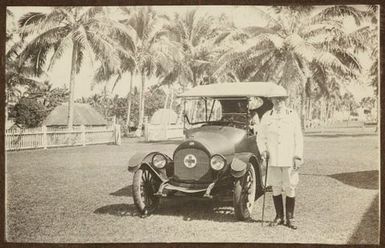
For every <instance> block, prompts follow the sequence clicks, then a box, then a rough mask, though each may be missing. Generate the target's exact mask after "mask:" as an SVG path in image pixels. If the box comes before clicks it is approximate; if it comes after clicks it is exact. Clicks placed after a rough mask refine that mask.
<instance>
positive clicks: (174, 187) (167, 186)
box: [155, 181, 216, 198]
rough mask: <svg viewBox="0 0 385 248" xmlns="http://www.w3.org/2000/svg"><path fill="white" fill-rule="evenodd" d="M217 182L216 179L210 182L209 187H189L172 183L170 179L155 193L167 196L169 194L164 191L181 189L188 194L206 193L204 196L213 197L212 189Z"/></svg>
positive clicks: (180, 190)
mask: <svg viewBox="0 0 385 248" xmlns="http://www.w3.org/2000/svg"><path fill="white" fill-rule="evenodd" d="M215 183H216V181H214V182H212V183H210V184H209V185H208V186H207V187H203V188H189V187H184V186H179V185H175V184H171V183H170V182H169V181H166V182H163V183H162V184H161V185H160V187H159V190H158V192H156V193H155V195H157V196H163V197H166V196H167V194H165V193H164V192H165V191H167V190H171V191H179V192H183V193H187V194H194V193H204V194H203V197H207V198H213V196H212V195H211V190H212V189H213V188H214V186H215Z"/></svg>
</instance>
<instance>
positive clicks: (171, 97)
mask: <svg viewBox="0 0 385 248" xmlns="http://www.w3.org/2000/svg"><path fill="white" fill-rule="evenodd" d="M173 103H174V88H171V96H170V109H172V104H173Z"/></svg>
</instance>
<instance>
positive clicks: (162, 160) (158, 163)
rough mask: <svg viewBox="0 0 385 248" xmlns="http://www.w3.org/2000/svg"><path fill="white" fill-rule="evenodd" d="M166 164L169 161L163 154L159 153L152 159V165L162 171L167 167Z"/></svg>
mask: <svg viewBox="0 0 385 248" xmlns="http://www.w3.org/2000/svg"><path fill="white" fill-rule="evenodd" d="M166 163H167V159H166V157H165V156H163V155H162V154H159V153H158V154H156V155H154V157H152V164H153V165H154V166H155V167H156V168H158V169H162V168H163V167H164V166H165V165H166Z"/></svg>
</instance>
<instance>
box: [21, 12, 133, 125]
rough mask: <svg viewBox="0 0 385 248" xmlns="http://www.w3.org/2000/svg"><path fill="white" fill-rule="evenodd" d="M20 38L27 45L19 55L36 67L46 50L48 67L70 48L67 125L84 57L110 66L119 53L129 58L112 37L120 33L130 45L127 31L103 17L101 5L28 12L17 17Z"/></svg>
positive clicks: (43, 60) (39, 66)
mask: <svg viewBox="0 0 385 248" xmlns="http://www.w3.org/2000/svg"><path fill="white" fill-rule="evenodd" d="M19 25H20V27H21V30H22V38H23V39H24V40H25V39H29V44H28V45H27V47H26V49H25V50H24V52H23V54H22V58H23V59H24V60H26V59H30V60H31V61H33V63H34V66H35V69H36V70H40V71H42V70H43V66H44V65H45V64H46V59H47V55H48V52H49V51H51V50H53V51H54V53H53V55H52V57H51V60H50V63H49V67H48V69H50V68H51V67H52V66H53V65H54V63H55V62H57V61H58V60H59V59H60V58H61V57H62V55H63V53H64V51H65V50H67V49H71V50H72V59H71V74H70V87H69V89H70V98H69V104H68V128H70V129H71V128H72V125H73V105H74V93H75V92H74V91H75V90H74V89H75V83H76V82H75V77H76V74H77V73H78V72H79V70H80V69H81V66H82V64H83V60H84V56H88V58H89V59H90V60H91V61H93V60H94V57H96V58H97V59H98V60H100V61H103V63H107V64H109V65H110V66H111V67H114V68H116V67H118V65H119V62H120V60H119V55H121V54H124V55H125V56H127V57H130V56H131V54H130V52H129V51H127V50H126V49H123V48H122V47H121V46H120V45H119V44H118V43H117V42H116V40H115V39H114V38H115V37H116V36H119V37H121V36H123V37H125V38H126V40H127V42H128V43H131V44H133V41H132V37H131V36H130V32H129V30H127V29H126V28H125V27H124V26H123V25H121V24H119V23H118V22H115V21H113V20H111V19H110V18H107V17H106V15H105V9H104V8H103V7H55V8H52V9H51V11H50V12H48V13H38V12H30V13H28V14H26V15H24V16H23V17H22V18H21V19H20V20H19Z"/></svg>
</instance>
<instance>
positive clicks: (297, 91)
mask: <svg viewBox="0 0 385 248" xmlns="http://www.w3.org/2000/svg"><path fill="white" fill-rule="evenodd" d="M272 10H274V12H266V11H262V10H258V11H259V12H260V13H261V14H262V16H263V17H264V18H266V19H267V20H268V24H267V26H266V27H249V28H246V29H243V30H240V31H239V30H238V33H242V34H243V36H240V37H241V38H242V39H244V40H245V41H244V42H241V44H242V45H241V46H237V48H235V49H232V50H230V51H228V52H227V53H225V54H224V55H223V56H222V58H221V59H219V60H218V65H219V66H218V69H217V71H216V73H215V75H216V76H217V77H221V76H223V75H226V74H228V73H230V72H231V73H235V74H236V75H237V77H238V78H239V79H240V80H246V81H274V82H277V83H278V84H280V85H283V86H284V87H285V88H287V89H288V92H289V96H291V97H290V98H289V99H290V104H291V105H297V106H300V107H299V110H300V111H299V112H300V113H301V117H302V120H303V106H304V102H305V101H304V100H305V97H306V95H305V93H306V91H305V89H306V84H308V83H310V80H308V78H309V77H310V76H311V78H312V81H313V82H314V83H316V84H318V85H319V87H320V88H321V89H322V88H325V86H322V84H324V83H325V82H326V79H327V78H328V75H330V74H333V73H337V74H339V75H340V76H342V77H354V76H355V75H356V73H357V72H358V71H359V70H360V69H361V65H360V64H359V63H358V60H357V58H356V57H355V55H354V54H353V53H352V52H351V51H350V48H352V47H355V48H359V49H364V48H365V46H364V45H363V44H362V42H361V40H360V39H357V38H356V37H355V36H354V35H352V34H347V33H346V32H345V31H344V29H343V26H342V22H341V20H340V19H335V18H334V17H335V16H348V15H349V16H353V17H355V20H356V21H357V22H359V21H360V20H362V18H363V15H362V14H361V13H360V12H359V11H357V10H356V9H354V8H350V7H345V6H340V7H338V6H337V7H329V8H325V9H323V10H322V11H321V12H319V13H316V14H313V7H311V6H285V7H273V8H272ZM353 13H354V14H353ZM238 36H239V35H238ZM238 42H239V41H238ZM298 95H299V96H301V97H300V102H296V101H295V100H296V99H298V97H294V96H298Z"/></svg>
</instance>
